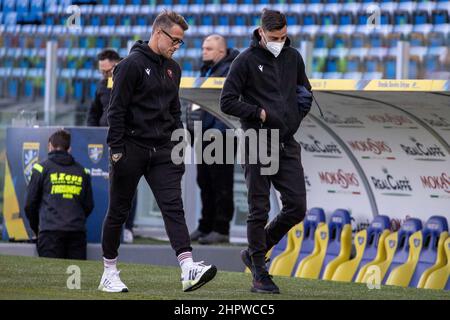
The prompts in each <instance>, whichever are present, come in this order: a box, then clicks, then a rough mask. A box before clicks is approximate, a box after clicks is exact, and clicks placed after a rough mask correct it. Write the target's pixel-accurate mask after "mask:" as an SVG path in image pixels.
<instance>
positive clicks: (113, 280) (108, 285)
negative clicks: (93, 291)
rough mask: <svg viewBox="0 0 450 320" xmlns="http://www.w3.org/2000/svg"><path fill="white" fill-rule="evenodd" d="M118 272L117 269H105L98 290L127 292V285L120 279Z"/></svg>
mask: <svg viewBox="0 0 450 320" xmlns="http://www.w3.org/2000/svg"><path fill="white" fill-rule="evenodd" d="M119 273H120V271H118V270H113V271H106V270H105V271H104V272H103V275H102V279H101V280H100V285H99V286H98V290H101V291H104V292H128V288H127V286H126V285H125V283H123V282H122V281H121V280H120V277H119Z"/></svg>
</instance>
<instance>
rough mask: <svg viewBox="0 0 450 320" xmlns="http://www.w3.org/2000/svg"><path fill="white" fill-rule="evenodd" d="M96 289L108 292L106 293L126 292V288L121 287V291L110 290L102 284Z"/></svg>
mask: <svg viewBox="0 0 450 320" xmlns="http://www.w3.org/2000/svg"><path fill="white" fill-rule="evenodd" d="M98 290H100V291H102V292H108V293H122V292H128V288H123V289H122V290H121V291H110V290H108V289H106V288H105V287H104V286H102V285H100V286H99V287H98Z"/></svg>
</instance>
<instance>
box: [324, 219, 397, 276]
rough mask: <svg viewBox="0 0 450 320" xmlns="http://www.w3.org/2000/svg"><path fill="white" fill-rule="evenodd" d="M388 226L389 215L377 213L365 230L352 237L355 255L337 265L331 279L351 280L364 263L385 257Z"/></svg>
mask: <svg viewBox="0 0 450 320" xmlns="http://www.w3.org/2000/svg"><path fill="white" fill-rule="evenodd" d="M389 228H390V219H389V217H387V216H382V215H379V216H377V217H375V219H374V220H373V221H372V222H371V224H370V226H369V227H368V228H367V229H366V230H362V231H360V232H358V233H357V234H356V235H355V239H354V246H355V249H356V256H355V257H354V258H353V259H351V260H349V261H346V262H344V263H342V264H341V265H339V266H338V267H337V269H336V271H335V272H334V274H333V278H332V279H331V280H333V281H346V282H350V281H353V280H354V279H355V278H356V275H357V274H358V272H359V270H360V269H361V268H362V267H364V265H366V264H368V263H371V262H373V261H375V260H377V259H378V260H380V259H385V252H386V250H385V248H384V241H385V239H386V237H387V236H388V235H389V234H390V231H389Z"/></svg>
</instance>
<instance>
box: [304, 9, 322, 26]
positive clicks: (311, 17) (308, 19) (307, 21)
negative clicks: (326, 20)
mask: <svg viewBox="0 0 450 320" xmlns="http://www.w3.org/2000/svg"><path fill="white" fill-rule="evenodd" d="M301 19H302V24H303V25H305V26H310V25H317V24H318V19H317V15H316V14H315V13H312V12H306V13H304V14H303V15H302V18H301Z"/></svg>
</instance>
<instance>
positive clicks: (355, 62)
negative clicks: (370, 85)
mask: <svg viewBox="0 0 450 320" xmlns="http://www.w3.org/2000/svg"><path fill="white" fill-rule="evenodd" d="M359 71H361V60H360V58H359V57H348V58H347V72H359Z"/></svg>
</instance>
